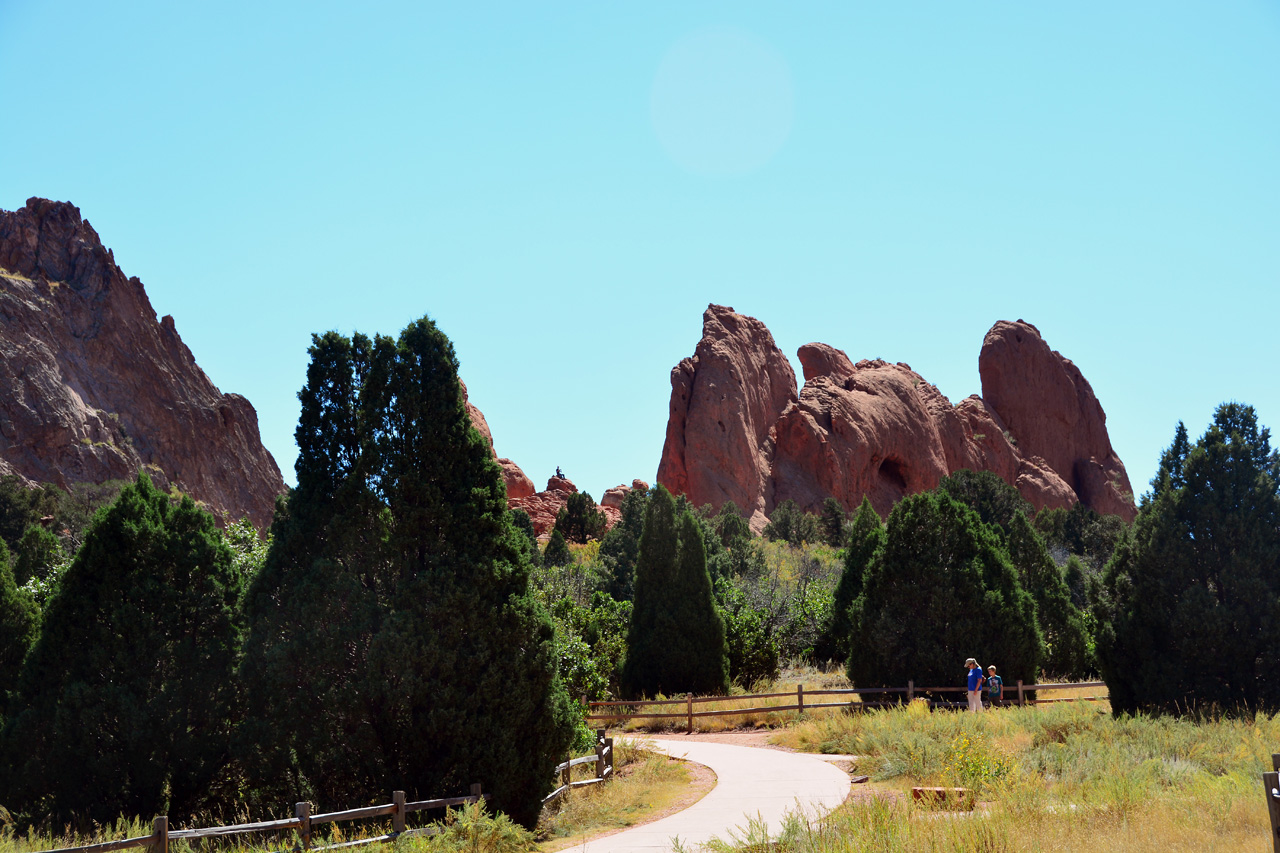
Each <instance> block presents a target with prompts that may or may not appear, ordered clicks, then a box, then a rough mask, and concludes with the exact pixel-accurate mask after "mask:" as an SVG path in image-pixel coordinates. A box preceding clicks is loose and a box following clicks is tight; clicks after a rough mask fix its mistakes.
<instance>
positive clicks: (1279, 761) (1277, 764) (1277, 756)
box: [1271, 752, 1280, 772]
mask: <svg viewBox="0 0 1280 853" xmlns="http://www.w3.org/2000/svg"><path fill="white" fill-rule="evenodd" d="M1271 769H1272V770H1275V771H1277V772H1280V752H1273V753H1271Z"/></svg>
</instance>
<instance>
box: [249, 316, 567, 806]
mask: <svg viewBox="0 0 1280 853" xmlns="http://www.w3.org/2000/svg"><path fill="white" fill-rule="evenodd" d="M299 397H300V400H301V402H302V414H301V418H300V420H299V425H298V430H297V433H296V435H297V438H298V447H299V456H298V462H297V469H296V470H297V474H298V477H297V479H298V487H297V489H295V491H294V492H293V494H292V495H291V496H290V499H289V501H288V504H287V506H286V507H284V508H283V511H281V512H278V513H277V518H276V521H275V523H274V524H273V526H272V531H273V540H272V547H271V552H270V554H269V555H268V558H267V562H266V565H265V567H264V568H263V571H262V573H261V574H260V575H259V577H258V579H257V581H256V582H255V584H254V586H253V589H252V591H251V592H252V595H251V601H250V611H249V613H250V616H251V620H252V631H251V634H250V639H249V643H248V645H247V649H246V657H245V662H244V666H243V668H242V673H243V677H244V680H245V682H246V684H247V685H248V686H249V688H250V690H251V694H252V697H253V701H252V703H251V705H250V714H249V718H248V720H247V721H246V725H245V726H244V728H243V730H242V739H241V749H242V755H244V756H246V760H256V761H255V767H254V770H255V772H256V777H257V781H258V783H259V784H260V785H262V786H264V787H266V786H271V785H274V786H277V787H284V786H286V785H289V786H295V785H296V786H297V787H296V788H294V790H297V791H299V792H300V793H308V794H311V795H313V796H314V797H315V798H316V799H318V800H319V801H321V802H327V803H334V804H339V803H341V804H346V803H352V802H358V801H361V800H367V799H370V798H373V797H379V796H385V793H384V792H385V791H386V790H388V789H390V788H399V789H403V790H405V791H406V792H408V793H409V796H410V797H411V798H413V797H423V798H426V797H431V796H439V795H443V794H449V793H452V792H454V791H459V790H461V791H465V790H466V789H467V786H468V784H470V783H472V782H480V783H482V784H483V785H484V786H485V789H486V790H487V791H490V792H492V794H493V795H494V805H495V806H496V807H497V808H499V809H501V810H502V811H504V812H506V813H507V814H509V815H511V817H512V818H514V819H516V820H518V821H520V822H521V823H524V824H526V825H532V823H533V821H534V820H535V819H536V817H537V814H538V811H539V809H540V806H541V797H542V795H543V794H544V793H546V791H547V790H548V789H549V787H550V786H551V784H552V781H553V780H552V768H553V767H554V766H555V764H556V763H557V762H558V761H559V760H560V758H561V756H563V754H564V751H565V749H566V748H567V747H568V745H569V743H570V741H571V739H572V738H573V737H574V733H575V723H574V721H573V718H572V713H573V712H572V709H571V706H570V704H569V699H568V696H567V694H566V693H565V691H564V688H563V686H562V685H561V683H560V681H559V679H558V677H557V675H556V657H555V649H554V643H553V629H552V624H551V620H550V618H549V616H548V615H547V614H546V613H545V611H543V610H542V609H541V608H540V607H539V606H538V605H537V604H536V603H535V602H534V600H533V599H532V597H531V596H530V593H529V566H530V564H529V560H528V558H527V556H526V545H525V538H526V537H525V535H524V534H523V533H521V532H520V531H519V530H517V529H516V528H515V527H514V526H513V524H512V520H511V516H510V514H509V513H508V512H507V502H506V490H505V487H504V485H503V480H502V474H501V470H500V469H499V467H498V465H497V463H496V462H495V461H494V459H493V457H492V454H491V453H490V452H489V449H488V446H487V444H486V442H485V441H484V439H483V438H482V437H481V436H480V434H479V433H477V432H476V431H475V430H474V428H472V426H471V422H470V419H469V418H468V417H467V413H466V409H465V407H464V402H463V397H462V390H461V386H460V384H459V381H458V362H457V358H456V357H455V355H454V351H453V346H452V344H451V343H450V342H449V340H448V338H447V337H445V335H444V334H443V333H442V332H441V331H440V330H439V329H438V328H437V327H436V326H435V324H434V323H432V322H431V321H430V320H428V319H425V318H424V319H423V320H419V321H417V322H416V323H413V324H411V325H410V326H409V327H408V328H406V329H405V330H404V331H403V332H402V333H401V334H400V337H399V339H398V340H395V341H393V340H391V339H390V338H387V337H382V336H379V337H377V338H375V339H373V340H370V339H369V338H367V337H364V336H361V335H356V336H355V337H353V338H352V339H350V340H348V339H346V338H344V337H343V336H341V335H338V334H337V333H333V332H330V333H328V334H326V335H324V336H318V337H316V338H314V342H313V346H312V348H311V365H310V367H309V368H308V372H307V385H306V387H304V389H303V391H302V393H301V394H300V395H299ZM259 756H261V758H260V760H259V759H258V757H259Z"/></svg>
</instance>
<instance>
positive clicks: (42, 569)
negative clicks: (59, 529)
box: [13, 524, 63, 586]
mask: <svg viewBox="0 0 1280 853" xmlns="http://www.w3.org/2000/svg"><path fill="white" fill-rule="evenodd" d="M62 559H63V555H62V543H61V542H59V541H58V537H57V536H54V535H53V534H52V533H50V532H49V531H48V530H46V529H45V528H44V527H42V526H41V525H39V524H31V525H28V526H27V529H26V532H24V533H23V534H22V539H21V541H19V542H18V549H17V559H16V560H15V561H14V570H13V575H14V578H13V580H14V582H15V583H16V584H17V585H18V586H22V585H23V584H25V583H26V582H27V581H29V580H31V579H32V578H37V579H39V580H44V579H45V578H47V577H48V576H49V573H50V572H51V571H52V570H53V567H54V566H56V565H57V564H58V562H59V561H61V560H62Z"/></svg>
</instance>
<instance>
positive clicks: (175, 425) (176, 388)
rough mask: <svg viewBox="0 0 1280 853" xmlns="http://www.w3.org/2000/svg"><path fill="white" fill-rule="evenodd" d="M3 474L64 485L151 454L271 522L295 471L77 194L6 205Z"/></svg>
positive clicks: (235, 507)
mask: <svg viewBox="0 0 1280 853" xmlns="http://www.w3.org/2000/svg"><path fill="white" fill-rule="evenodd" d="M0 356H2V357H0V474H6V473H16V474H19V475H21V476H23V477H25V478H26V479H28V480H31V481H33V482H51V483H56V484H57V485H59V486H62V487H63V488H67V487H69V486H70V485H71V484H72V483H77V482H93V483H97V482H102V481H104V480H111V479H126V478H132V477H133V476H135V474H136V472H137V471H138V470H139V469H142V468H145V469H146V470H147V471H149V472H150V473H151V475H152V479H153V480H156V481H157V482H158V483H159V484H160V485H161V487H162V488H164V487H166V485H170V484H171V485H172V486H175V487H176V488H178V489H180V490H181V491H183V492H185V493H187V494H189V495H191V496H192V497H193V498H195V499H196V500H198V501H201V502H203V503H204V504H206V505H207V506H208V507H209V508H211V509H212V510H213V511H214V512H215V514H217V515H222V516H228V517H230V518H232V519H237V518H240V517H242V516H248V517H249V518H250V520H251V521H252V522H253V523H254V524H255V525H256V526H258V527H259V528H260V529H264V528H266V527H267V526H268V525H269V524H270V522H271V515H272V511H273V507H274V502H275V497H276V495H278V494H280V493H281V492H283V491H284V481H283V480H282V479H281V476H280V470H279V468H277V467H276V463H275V460H273V459H272V458H271V454H270V453H268V452H267V450H266V448H264V447H263V446H262V441H261V438H260V436H259V434H258V416H257V413H256V412H255V411H254V408H253V406H252V405H250V404H249V401H248V400H246V399H245V398H244V397H241V396H240V395H238V394H223V393H221V392H220V391H219V390H218V389H217V388H216V387H214V385H213V383H212V382H210V381H209V378H208V377H207V376H205V374H204V371H202V370H201V369H200V368H199V366H198V365H197V364H196V362H195V359H194V358H193V357H192V355H191V351H190V350H189V349H187V347H186V346H185V345H184V344H183V343H182V339H181V338H180V337H178V332H177V330H176V329H175V327H174V322H173V318H172V317H167V316H166V317H164V318H162V319H159V320H157V319H156V313H155V310H154V309H152V307H151V302H150V300H148V299H147V294H146V292H145V291H144V290H143V287H142V282H140V281H138V279H136V278H126V277H125V275H124V273H123V272H121V271H120V268H119V267H118V266H116V263H115V257H114V255H113V254H112V253H111V251H110V250H109V249H106V248H104V247H103V245H102V241H101V240H100V239H99V237H98V234H97V233H96V232H95V231H94V230H93V228H92V227H91V226H90V225H89V222H88V221H87V220H85V219H82V218H81V216H80V211H79V210H78V209H77V208H76V207H74V206H73V205H70V204H66V203H61V202H52V201H47V200H45V199H39V198H33V199H30V200H28V201H27V204H26V207H24V208H22V209H21V210H17V211H13V212H9V211H0Z"/></svg>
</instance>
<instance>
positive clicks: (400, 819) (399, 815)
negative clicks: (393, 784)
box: [391, 791, 404, 835]
mask: <svg viewBox="0 0 1280 853" xmlns="http://www.w3.org/2000/svg"><path fill="white" fill-rule="evenodd" d="M391 802H392V804H393V805H394V806H395V807H396V810H395V811H394V812H392V813H391V831H392V832H394V833H395V834H396V835H399V834H400V833H402V832H404V791H392V792H391Z"/></svg>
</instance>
